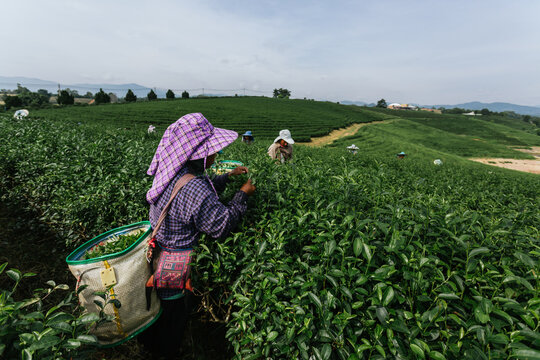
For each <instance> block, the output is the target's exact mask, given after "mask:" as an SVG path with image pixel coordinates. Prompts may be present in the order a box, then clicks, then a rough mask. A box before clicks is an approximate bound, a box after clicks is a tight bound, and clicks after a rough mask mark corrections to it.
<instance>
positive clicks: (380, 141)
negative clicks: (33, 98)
mask: <svg viewBox="0 0 540 360" xmlns="http://www.w3.org/2000/svg"><path fill="white" fill-rule="evenodd" d="M192 112H201V113H203V114H204V115H205V116H206V117H207V118H208V119H209V120H210V122H211V123H212V124H214V125H215V126H218V127H224V128H227V129H232V130H235V131H237V132H239V133H244V132H245V131H246V130H251V131H253V133H254V135H255V137H256V139H259V140H263V141H265V142H267V141H268V140H270V139H274V138H275V137H276V136H277V134H278V132H279V130H281V129H289V130H291V132H292V135H293V138H294V139H295V140H296V141H298V142H305V141H309V140H310V139H311V138H312V137H321V136H324V135H327V134H329V133H330V132H331V131H332V130H335V129H340V128H344V127H347V126H350V125H352V124H354V123H367V122H374V121H381V120H395V121H392V123H391V124H378V125H369V126H367V127H364V128H362V129H360V130H359V131H358V132H357V133H356V134H355V135H352V136H350V137H347V138H344V139H341V140H338V141H337V142H336V143H334V144H332V145H331V146H333V147H336V146H337V147H339V146H345V145H350V144H351V143H354V144H355V145H357V146H359V147H360V149H361V151H362V152H366V153H373V154H374V155H379V154H386V155H387V156H391V155H395V153H397V152H400V151H405V152H407V153H410V154H411V155H413V154H414V153H418V152H422V153H429V154H435V155H434V156H443V155H445V154H452V155H457V156H462V157H502V158H514V159H532V157H531V156H530V155H528V154H524V153H522V152H519V151H516V150H514V149H512V148H511V147H529V146H540V136H538V135H535V134H533V132H535V127H534V126H533V125H530V124H527V123H525V122H523V121H521V120H519V119H511V118H505V117H500V116H482V117H476V118H472V117H468V116H463V115H450V114H435V113H430V112H425V111H400V110H389V109H379V108H366V107H359V106H354V105H340V104H336V103H331V102H320V101H310V100H290V99H288V100H287V99H273V98H266V97H220V98H193V99H175V100H159V101H153V102H137V103H131V104H107V105H99V106H69V107H65V108H53V109H44V110H34V111H32V114H31V115H32V116H36V117H39V118H42V119H44V120H46V119H48V120H59V121H62V122H70V123H72V124H75V125H77V126H78V123H81V124H84V125H85V126H88V127H96V128H97V129H96V130H97V131H101V130H103V129H109V131H113V132H116V130H117V129H119V128H122V129H125V131H128V132H131V131H135V132H146V129H147V128H148V125H154V126H156V130H157V132H158V134H160V133H162V132H163V131H164V130H165V129H166V127H167V126H169V125H170V124H171V123H173V122H174V121H176V120H177V119H178V118H179V117H181V116H182V115H184V114H187V113H192ZM396 120H397V121H396ZM437 154H438V155H437ZM430 156H431V155H430Z"/></svg>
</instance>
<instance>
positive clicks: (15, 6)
mask: <svg viewBox="0 0 540 360" xmlns="http://www.w3.org/2000/svg"><path fill="white" fill-rule="evenodd" d="M2 10H3V13H4V16H3V24H4V28H6V29H17V31H16V32H13V34H14V35H13V36H5V37H4V44H3V51H2V52H1V53H0V65H2V66H1V67H0V68H1V69H2V72H3V74H2V75H6V76H29V77H37V78H42V79H46V80H53V81H58V82H61V83H62V82H63V83H69V82H71V83H74V82H102V81H111V82H115V83H132V82H137V83H140V84H142V85H146V86H150V87H163V88H201V87H207V88H216V89H219V88H222V89H228V88H235V87H238V86H242V88H243V87H246V88H252V89H255V88H257V89H260V90H265V91H269V92H270V93H269V94H268V95H270V94H271V90H272V89H273V88H277V87H286V88H289V89H290V90H292V93H293V97H295V96H298V97H304V96H306V97H316V98H320V99H329V100H333V101H339V100H341V99H348V100H364V101H365V100H366V99H368V100H369V99H371V101H373V100H374V99H378V98H381V97H385V98H390V97H391V96H390V95H392V97H394V96H400V97H401V96H402V97H403V98H404V99H403V101H407V102H417V103H437V102H438V103H451V102H453V101H465V100H466V101H469V100H481V101H491V100H492V98H497V99H500V98H504V100H506V101H512V102H518V103H523V102H524V101H527V102H528V104H532V105H534V104H539V103H540V98H539V97H538V96H535V95H531V94H539V93H540V70H539V69H538V66H537V65H536V64H538V61H539V60H540V44H539V43H538V41H537V39H538V38H539V37H540V22H538V21H536V14H538V12H539V10H540V3H536V2H519V1H518V2H511V3H510V2H506V1H500V0H492V1H487V0H483V1H475V2H469V1H465V0H457V1H452V2H433V1H427V0H418V1H414V2H403V1H397V0H383V1H377V2H357V1H335V2H327V1H307V0H301V1H294V2H290V1H281V0H280V1H277V0H276V1H267V0H263V1H257V2H253V1H248V0H242V1H227V2H223V1H217V0H211V1H200V2H199V1H197V2H193V1H191V2H188V1H172V0H169V1H156V2H144V1H137V0H135V1H126V0H122V1H115V2H105V1H97V2H93V3H88V2H83V1H73V0H69V1H68V0H64V1H54V2H42V1H37V0H28V1H24V2H22V1H20V2H9V3H6V4H4V5H3V9H2ZM240 84H241V85H240ZM483 87H484V89H483ZM386 94H390V95H386ZM478 96H480V97H482V98H474V97H478ZM356 97H363V99H357V98H356ZM396 101H401V99H396Z"/></svg>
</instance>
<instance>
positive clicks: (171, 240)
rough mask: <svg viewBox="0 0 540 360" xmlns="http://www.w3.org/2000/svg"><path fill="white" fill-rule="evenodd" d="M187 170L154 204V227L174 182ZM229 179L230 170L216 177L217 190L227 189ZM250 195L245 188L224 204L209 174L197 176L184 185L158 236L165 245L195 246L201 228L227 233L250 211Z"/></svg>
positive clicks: (211, 232) (216, 235)
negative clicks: (212, 184) (207, 175)
mask: <svg viewBox="0 0 540 360" xmlns="http://www.w3.org/2000/svg"><path fill="white" fill-rule="evenodd" d="M187 172H188V169H187V167H185V166H184V167H183V168H182V169H180V171H179V172H178V174H176V176H175V177H174V178H173V179H172V180H171V182H170V183H169V184H168V186H167V187H166V189H165V191H164V192H163V193H162V194H161V196H160V197H159V199H158V201H157V202H156V203H155V204H151V205H150V223H151V224H152V227H155V226H156V224H157V221H158V219H159V215H160V214H161V211H162V209H163V207H165V205H166V204H167V202H168V201H169V199H170V197H171V193H172V191H173V189H174V185H175V184H176V182H177V181H178V179H180V178H181V177H182V176H183V175H185V174H187ZM227 182H228V175H227V174H225V175H221V176H217V177H216V178H215V179H214V180H213V183H214V187H215V188H216V191H218V192H221V191H223V190H224V189H225V186H226V185H227ZM247 198H248V196H247V195H246V193H245V192H243V191H238V192H237V193H236V194H235V195H234V197H233V198H232V200H231V201H230V202H229V204H228V205H223V204H222V203H221V202H220V201H219V198H218V197H217V196H216V194H215V193H214V190H213V189H212V186H211V185H210V183H209V182H208V180H207V178H206V177H204V176H199V177H196V178H194V179H192V180H191V181H190V182H188V183H187V184H186V185H184V187H182V189H180V191H179V192H178V194H177V195H176V198H175V199H174V200H173V202H172V204H171V207H170V208H169V213H168V215H167V217H165V220H164V221H163V223H162V224H161V227H160V229H159V231H158V233H157V235H156V240H157V242H158V243H159V244H160V245H162V246H165V247H168V248H173V249H180V248H191V247H193V246H195V245H196V244H197V240H198V239H199V234H200V233H201V232H203V233H206V234H208V235H210V236H211V237H213V238H221V237H226V236H227V235H228V234H229V232H230V231H231V230H232V229H233V228H234V227H235V226H236V224H237V223H238V221H239V220H240V218H241V217H242V215H243V214H244V212H245V211H246V209H247V204H246V203H247Z"/></svg>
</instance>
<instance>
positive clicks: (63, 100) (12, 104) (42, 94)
mask: <svg viewBox="0 0 540 360" xmlns="http://www.w3.org/2000/svg"><path fill="white" fill-rule="evenodd" d="M0 92H1V93H3V94H4V95H3V96H2V100H3V101H4V110H9V109H11V108H18V107H31V108H42V107H46V106H50V104H49V101H50V99H51V97H52V96H53V94H52V93H50V92H48V91H47V90H45V89H39V90H37V91H35V92H33V91H30V90H29V89H28V88H26V87H24V86H21V84H17V89H16V90H6V89H2V90H0ZM114 96H116V95H115V94H114V93H106V92H105V91H103V89H101V88H100V89H99V91H98V92H96V93H95V94H92V93H91V92H90V91H88V92H87V93H86V94H85V95H80V94H79V92H78V91H77V90H72V89H69V88H66V89H63V90H60V91H59V92H58V96H57V98H56V102H57V103H58V104H59V105H73V104H75V98H86V99H93V100H94V101H95V103H96V104H107V103H110V102H111V99H112V98H113V97H114ZM165 97H166V99H174V98H176V95H175V93H174V92H173V91H172V90H171V89H169V90H168V91H167V93H166V94H165ZM181 97H182V99H188V98H189V93H188V92H187V91H184V92H182V94H181ZM146 99H147V100H148V101H153V100H157V94H156V93H155V92H154V90H152V89H151V90H150V91H149V92H148V94H147V95H146ZM123 100H124V101H125V102H136V101H137V95H135V93H133V91H132V90H131V89H128V91H127V93H126V95H125V97H124V98H123Z"/></svg>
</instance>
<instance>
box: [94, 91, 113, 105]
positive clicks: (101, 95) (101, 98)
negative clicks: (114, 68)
mask: <svg viewBox="0 0 540 360" xmlns="http://www.w3.org/2000/svg"><path fill="white" fill-rule="evenodd" d="M94 99H95V100H96V104H108V103H110V102H111V97H110V96H109V95H108V94H106V93H105V91H103V89H101V88H100V89H99V91H98V92H97V93H96V95H94Z"/></svg>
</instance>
